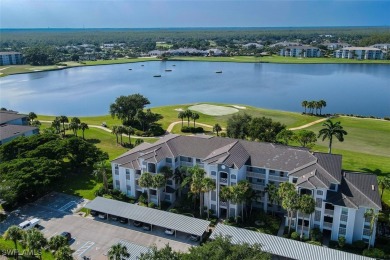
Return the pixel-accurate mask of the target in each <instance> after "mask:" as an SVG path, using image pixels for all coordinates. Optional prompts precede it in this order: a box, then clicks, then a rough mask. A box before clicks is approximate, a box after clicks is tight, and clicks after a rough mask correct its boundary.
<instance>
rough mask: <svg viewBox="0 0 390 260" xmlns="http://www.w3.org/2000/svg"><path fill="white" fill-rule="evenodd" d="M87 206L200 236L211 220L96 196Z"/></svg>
mask: <svg viewBox="0 0 390 260" xmlns="http://www.w3.org/2000/svg"><path fill="white" fill-rule="evenodd" d="M85 207H86V208H87V209H91V210H95V211H99V212H103V213H108V214H111V215H115V216H118V217H122V218H128V219H132V220H136V221H140V222H144V223H148V224H152V225H155V226H160V227H164V228H170V229H173V230H177V231H181V232H184V233H188V234H194V235H198V236H202V235H203V233H204V232H205V231H206V229H207V228H208V226H209V225H210V221H206V220H203V219H198V218H192V217H188V216H184V215H180V214H175V213H171V212H167V211H162V210H158V209H152V208H147V207H142V206H138V205H135V204H131V203H126V202H122V201H117V200H112V199H106V198H102V197H97V198H95V199H94V200H93V201H91V202H89V203H88V204H87V205H86V206H85Z"/></svg>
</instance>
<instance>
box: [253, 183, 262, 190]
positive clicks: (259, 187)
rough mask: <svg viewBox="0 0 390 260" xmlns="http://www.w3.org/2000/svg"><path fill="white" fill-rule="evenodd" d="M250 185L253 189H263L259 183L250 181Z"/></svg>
mask: <svg viewBox="0 0 390 260" xmlns="http://www.w3.org/2000/svg"><path fill="white" fill-rule="evenodd" d="M251 187H252V189H254V190H261V191H264V185H259V184H253V183H251Z"/></svg>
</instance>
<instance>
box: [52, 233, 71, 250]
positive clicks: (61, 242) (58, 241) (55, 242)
mask: <svg viewBox="0 0 390 260" xmlns="http://www.w3.org/2000/svg"><path fill="white" fill-rule="evenodd" d="M67 245H68V240H67V239H66V237H64V236H60V235H57V236H53V237H51V238H50V240H49V247H50V249H51V250H54V251H57V250H58V249H60V248H61V247H64V246H67Z"/></svg>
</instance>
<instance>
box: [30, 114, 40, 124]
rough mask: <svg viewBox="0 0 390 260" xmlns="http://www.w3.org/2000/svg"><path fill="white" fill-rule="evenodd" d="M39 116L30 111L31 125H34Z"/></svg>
mask: <svg viewBox="0 0 390 260" xmlns="http://www.w3.org/2000/svg"><path fill="white" fill-rule="evenodd" d="M36 118H38V116H37V115H36V114H35V113H34V112H30V113H29V114H28V121H29V122H30V125H32V123H33V121H34V120H35V119H36Z"/></svg>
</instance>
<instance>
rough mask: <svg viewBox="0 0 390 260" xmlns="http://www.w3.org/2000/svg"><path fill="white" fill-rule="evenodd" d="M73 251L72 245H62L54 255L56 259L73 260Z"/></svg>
mask: <svg viewBox="0 0 390 260" xmlns="http://www.w3.org/2000/svg"><path fill="white" fill-rule="evenodd" d="M72 253H73V252H72V249H70V247H69V246H68V245H67V246H63V247H60V248H59V249H58V250H57V251H56V252H55V253H54V257H55V258H56V260H73V256H72Z"/></svg>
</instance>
